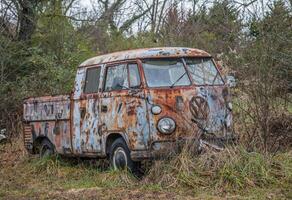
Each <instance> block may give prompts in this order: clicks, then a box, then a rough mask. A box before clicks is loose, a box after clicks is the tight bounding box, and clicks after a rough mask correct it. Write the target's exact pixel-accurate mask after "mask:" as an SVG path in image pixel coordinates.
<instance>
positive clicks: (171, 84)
mask: <svg viewBox="0 0 292 200" xmlns="http://www.w3.org/2000/svg"><path fill="white" fill-rule="evenodd" d="M186 73H187V71H185V72H184V73H183V74H182V75H181V76H180V77H179V78H178V79H177V80H176V81H175V82H174V83H173V84H171V86H170V88H173V86H175V84H176V83H177V82H179V81H180V79H182V77H184V75H186Z"/></svg>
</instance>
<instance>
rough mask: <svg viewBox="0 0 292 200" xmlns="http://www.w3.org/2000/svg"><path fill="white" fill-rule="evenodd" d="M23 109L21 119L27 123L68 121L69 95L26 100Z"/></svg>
mask: <svg viewBox="0 0 292 200" xmlns="http://www.w3.org/2000/svg"><path fill="white" fill-rule="evenodd" d="M23 108H24V109H23V119H24V121H27V122H32V121H50V120H67V119H68V120H69V119H70V95H60V96H44V97H34V98H28V99H25V100H24V105H23Z"/></svg>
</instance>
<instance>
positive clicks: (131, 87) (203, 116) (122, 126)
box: [23, 47, 232, 170]
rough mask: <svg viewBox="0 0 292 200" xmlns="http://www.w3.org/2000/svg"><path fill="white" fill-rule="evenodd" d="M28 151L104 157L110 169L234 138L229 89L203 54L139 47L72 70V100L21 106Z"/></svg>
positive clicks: (65, 97) (59, 98) (35, 100)
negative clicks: (211, 140)
mask: <svg viewBox="0 0 292 200" xmlns="http://www.w3.org/2000/svg"><path fill="white" fill-rule="evenodd" d="M23 113H24V116H23V117H24V128H23V130H24V142H25V146H26V148H27V149H28V150H29V152H31V153H40V154H41V155H47V154H51V153H58V154H62V155H67V156H76V157H92V158H108V159H110V162H111V164H112V166H113V167H114V168H125V167H128V168H130V169H131V170H132V169H134V168H135V165H136V164H137V162H139V161H141V160H145V159H154V158H158V157H160V158H161V157H165V156H167V155H168V154H170V153H172V152H173V151H179V149H180V146H181V144H182V143H184V142H186V141H190V142H191V143H194V144H197V143H196V142H198V141H199V140H200V139H201V138H202V137H203V136H205V135H213V136H216V137H218V138H223V137H226V136H228V135H230V133H231V125H232V106H231V100H230V95H229V89H228V85H227V84H225V82H224V80H223V78H222V76H221V74H220V71H219V70H218V69H217V67H216V64H215V62H214V60H213V58H212V57H211V55H210V54H208V53H207V52H205V51H202V50H198V49H193V48H178V47H164V48H149V49H137V50H129V51H122V52H115V53H111V54H106V55H101V56H97V57H94V58H91V59H88V60H86V61H85V62H83V63H82V64H81V65H80V66H79V67H78V68H77V72H76V78H75V83H74V88H73V91H72V93H71V94H68V95H60V96H45V97H32V98H28V99H25V101H24V112H23Z"/></svg>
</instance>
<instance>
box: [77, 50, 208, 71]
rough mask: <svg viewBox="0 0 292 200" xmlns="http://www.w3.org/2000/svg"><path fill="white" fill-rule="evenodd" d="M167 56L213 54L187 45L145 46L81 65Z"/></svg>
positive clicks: (95, 58) (206, 55) (108, 55)
mask: <svg viewBox="0 0 292 200" xmlns="http://www.w3.org/2000/svg"><path fill="white" fill-rule="evenodd" d="M167 57H211V55H210V54H209V53H207V52H205V51H203V50H200V49H194V48H187V47H157V48H144V49H133V50H126V51H119V52H114V53H109V54H104V55H100V56H96V57H93V58H90V59H88V60H86V61H84V62H83V63H81V65H80V66H79V67H85V66H90V65H97V64H102V63H109V62H116V61H122V60H131V59H138V58H167Z"/></svg>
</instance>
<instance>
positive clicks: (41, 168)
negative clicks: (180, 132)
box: [0, 147, 292, 199]
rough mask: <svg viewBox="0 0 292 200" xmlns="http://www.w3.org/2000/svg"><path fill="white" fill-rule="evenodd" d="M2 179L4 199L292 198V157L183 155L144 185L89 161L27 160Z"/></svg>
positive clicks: (156, 169)
mask: <svg viewBox="0 0 292 200" xmlns="http://www.w3.org/2000/svg"><path fill="white" fill-rule="evenodd" d="M0 179H1V181H0V199H11V198H16V199H18V198H33V197H36V196H37V197H40V198H44V199H46V198H61V197H66V198H71V197H72V195H73V196H74V197H76V198H78V197H80V195H81V197H83V198H84V197H88V198H90V195H95V196H97V197H100V198H104V199H112V198H118V199H120V198H124V199H131V198H133V199H134V198H136V197H137V196H138V197H139V198H152V197H153V198H156V197H157V195H158V196H159V195H160V198H162V199H169V196H171V197H175V198H176V199H184V197H190V198H191V197H196V198H199V199H220V198H222V199H225V198H230V199H267V198H269V199H279V198H280V199H290V198H291V197H292V192H291V191H292V189H291V185H292V152H288V153H279V154H276V155H270V154H262V153H256V152H247V151H246V150H245V149H244V148H242V147H236V148H230V149H226V150H224V151H222V152H207V153H205V154H203V155H201V156H199V157H195V158H194V157H192V156H191V155H190V154H189V153H188V151H183V153H182V154H180V155H178V156H177V157H176V158H174V159H172V160H168V161H157V162H156V163H155V164H154V165H153V166H152V168H151V169H150V171H149V173H148V174H147V175H145V176H144V177H143V179H142V180H138V179H136V178H135V177H133V175H131V174H129V173H127V172H125V171H122V172H121V171H113V170H110V169H101V168H99V167H98V166H97V165H96V164H92V163H91V162H89V161H77V160H74V159H63V158H60V157H51V158H44V159H39V158H31V157H28V156H27V155H25V156H23V157H22V158H21V159H19V160H18V161H17V162H16V164H13V165H10V166H6V167H2V168H1V169H0ZM76 195H77V196H76ZM78 195H79V196H78ZM82 195H85V196H82Z"/></svg>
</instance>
